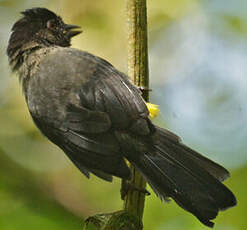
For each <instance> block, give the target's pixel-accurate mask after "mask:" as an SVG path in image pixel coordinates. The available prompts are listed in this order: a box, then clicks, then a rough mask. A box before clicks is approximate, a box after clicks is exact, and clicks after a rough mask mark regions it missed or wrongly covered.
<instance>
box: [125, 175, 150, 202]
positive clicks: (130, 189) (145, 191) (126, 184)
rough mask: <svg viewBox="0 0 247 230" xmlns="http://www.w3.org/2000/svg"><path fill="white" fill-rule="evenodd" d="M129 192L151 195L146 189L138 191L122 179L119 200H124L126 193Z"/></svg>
mask: <svg viewBox="0 0 247 230" xmlns="http://www.w3.org/2000/svg"><path fill="white" fill-rule="evenodd" d="M129 191H138V192H142V193H144V194H145V195H147V196H149V195H151V193H150V192H149V191H148V190H147V189H140V188H137V187H136V186H135V185H134V184H132V183H130V182H128V181H127V180H125V179H122V186H121V191H120V193H121V199H122V200H124V198H125V196H126V195H127V193H128V192H129Z"/></svg>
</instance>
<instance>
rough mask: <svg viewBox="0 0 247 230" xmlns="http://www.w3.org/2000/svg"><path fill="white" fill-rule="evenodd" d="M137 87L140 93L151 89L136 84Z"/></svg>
mask: <svg viewBox="0 0 247 230" xmlns="http://www.w3.org/2000/svg"><path fill="white" fill-rule="evenodd" d="M137 88H138V89H139V90H140V91H141V92H142V93H145V92H150V91H152V89H150V88H148V87H145V86H137Z"/></svg>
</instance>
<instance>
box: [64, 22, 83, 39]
mask: <svg viewBox="0 0 247 230" xmlns="http://www.w3.org/2000/svg"><path fill="white" fill-rule="evenodd" d="M78 28H81V27H80V26H76V25H70V24H66V25H65V30H66V35H67V36H68V37H69V38H72V37H74V36H76V35H78V34H80V33H81V32H82V30H73V29H78Z"/></svg>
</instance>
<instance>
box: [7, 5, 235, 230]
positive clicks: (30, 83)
mask: <svg viewBox="0 0 247 230" xmlns="http://www.w3.org/2000/svg"><path fill="white" fill-rule="evenodd" d="M22 14H23V17H22V18H21V19H20V20H18V21H17V22H16V23H15V24H14V26H13V28H12V33H11V37H10V39H9V44H8V48H7V54H8V57H9V63H10V65H11V68H12V70H13V71H16V72H17V73H18V75H19V79H20V81H21V83H22V87H23V91H24V94H25V99H26V102H27V105H28V109H29V112H30V114H31V116H32V118H33V121H34V123H35V124H36V126H37V127H38V128H39V129H40V131H41V132H42V133H43V134H44V135H45V136H46V137H47V138H48V139H49V140H50V141H52V142H53V143H55V144H56V145H57V146H59V147H60V148H61V149H62V150H63V151H64V152H65V153H66V155H67V156H68V157H69V158H70V160H71V161H72V162H73V163H74V164H75V165H76V166H77V167H78V168H79V169H80V171H81V172H82V173H83V174H85V176H86V177H88V178H89V173H90V172H91V173H93V174H95V175H96V176H98V177H100V178H102V179H104V180H107V181H112V176H117V177H120V178H123V179H129V178H130V177H131V175H130V174H131V173H130V170H129V168H128V166H127V164H126V162H125V159H128V161H130V162H131V163H132V164H133V165H134V166H135V167H136V168H137V169H138V170H139V171H140V172H141V174H142V175H143V177H144V178H145V179H146V180H147V182H148V183H149V185H150V186H151V187H152V189H153V190H154V192H155V193H156V194H157V195H158V196H159V197H160V198H161V199H166V198H167V197H171V198H173V200H175V202H176V203H177V204H178V205H179V206H181V207H182V208H183V209H185V210H187V211H188V212H191V213H192V214H193V215H195V216H196V217H197V218H198V219H199V220H200V221H201V222H202V223H203V224H205V225H207V226H209V227H213V225H214V223H213V222H211V220H212V219H214V218H215V217H216V216H217V214H218V212H219V211H220V210H225V209H227V208H229V207H232V206H234V205H236V199H235V197H234V195H233V193H232V192H231V191H230V190H229V189H228V188H227V187H226V186H225V185H223V184H222V183H221V182H222V181H223V180H225V179H226V178H228V177H229V172H228V171H227V170H226V169H225V168H223V167H222V166H220V165H218V164H217V163H215V162H213V161H211V160H209V159H207V158H206V157H204V156H202V155H200V154H199V153H197V152H195V151H194V150H192V149H190V148H189V147H187V146H185V145H184V144H182V143H181V140H180V138H179V137H178V136H176V135H175V134H173V133H171V132H169V131H168V130H165V129H162V128H160V127H157V126H155V125H153V124H152V122H151V121H150V120H149V118H148V115H149V111H148V109H147V106H146V103H145V101H144V100H143V99H142V97H141V92H140V91H139V89H138V88H136V87H135V86H134V85H132V84H131V83H130V82H129V80H128V77H127V76H126V75H125V74H124V73H121V72H119V71H118V70H117V69H115V68H114V67H113V66H112V65H111V64H110V63H109V62H107V61H106V60H104V59H102V58H99V57H97V56H94V55H92V54H90V53H87V52H84V51H81V50H78V49H73V48H69V47H70V40H71V38H72V37H74V36H75V35H78V34H79V33H80V32H81V31H78V30H73V29H77V28H79V27H78V26H74V25H68V24H65V23H64V22H63V20H62V19H61V17H59V16H57V15H56V14H55V13H53V12H52V11H50V10H48V9H45V8H32V9H28V10H25V11H24V12H22Z"/></svg>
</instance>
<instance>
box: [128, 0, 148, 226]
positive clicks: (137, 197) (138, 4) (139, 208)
mask: <svg viewBox="0 0 247 230" xmlns="http://www.w3.org/2000/svg"><path fill="white" fill-rule="evenodd" d="M126 1H127V20H128V75H129V77H130V79H131V80H132V82H133V83H134V84H135V85H136V86H140V87H142V88H144V89H148V87H149V79H148V47H147V8H146V0H126ZM143 98H144V99H145V100H146V101H148V99H149V95H148V90H144V91H143ZM130 167H131V172H132V179H131V181H130V183H131V184H133V185H134V186H135V187H136V188H138V189H140V190H145V187H146V182H145V181H144V179H143V178H142V176H141V175H140V173H139V172H138V171H137V170H136V169H135V168H134V167H133V166H132V165H131V166H130ZM144 203H145V194H144V193H143V192H139V191H136V190H130V191H128V193H127V195H126V196H125V200H124V210H125V211H127V212H129V213H130V214H133V215H135V216H136V217H137V218H138V220H139V222H140V225H139V228H138V229H137V230H141V229H142V217H143V211H144Z"/></svg>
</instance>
